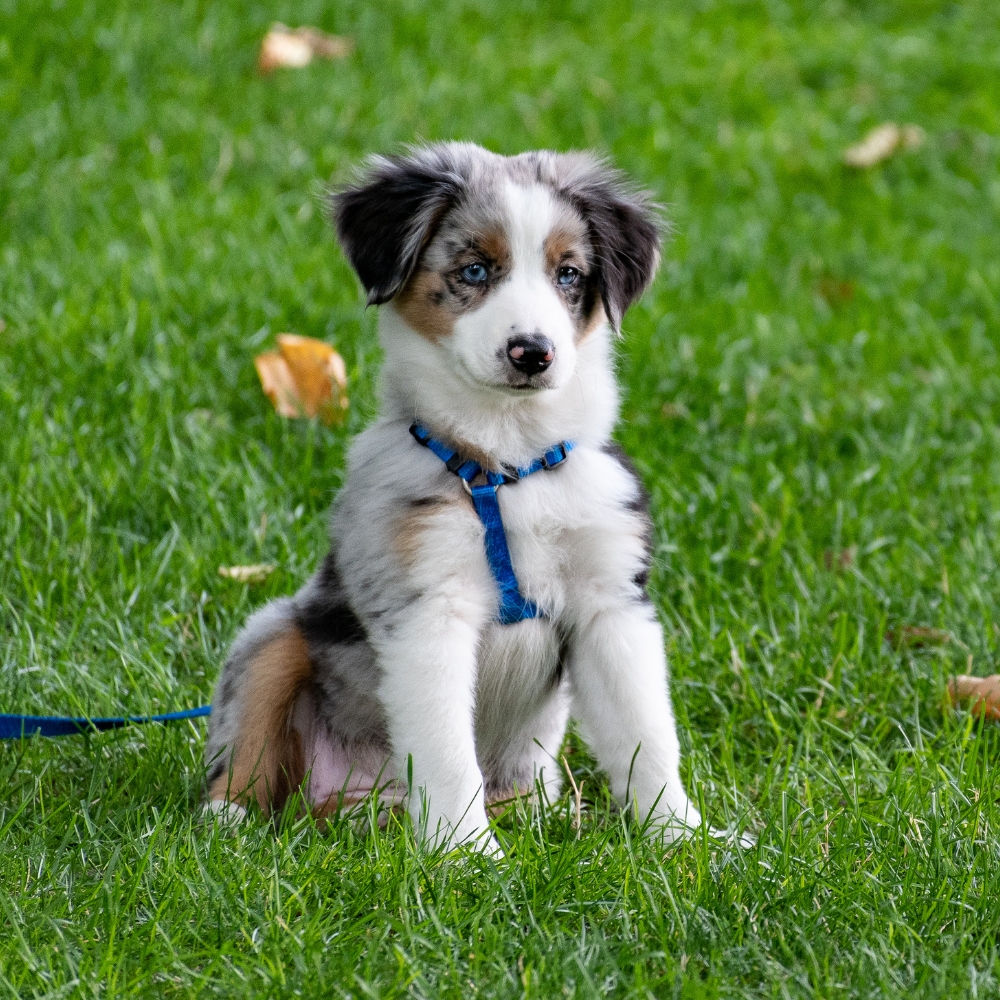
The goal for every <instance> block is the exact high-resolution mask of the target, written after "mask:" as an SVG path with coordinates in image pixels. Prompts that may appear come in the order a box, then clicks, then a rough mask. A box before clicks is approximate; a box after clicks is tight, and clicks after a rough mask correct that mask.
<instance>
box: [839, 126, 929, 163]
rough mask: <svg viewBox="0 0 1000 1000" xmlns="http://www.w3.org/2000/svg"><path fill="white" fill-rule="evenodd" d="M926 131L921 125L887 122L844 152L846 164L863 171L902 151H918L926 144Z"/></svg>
mask: <svg viewBox="0 0 1000 1000" xmlns="http://www.w3.org/2000/svg"><path fill="white" fill-rule="evenodd" d="M924 138H925V136H924V130H923V129H922V128H921V127H920V126H919V125H904V126H903V127H902V128H900V126H899V125H896V124H895V123H894V122H886V123H885V124H884V125H878V126H877V127H876V128H873V129H872V130H871V131H870V132H869V133H868V134H867V135H866V136H865V137H864V139H862V140H861V142H859V143H857V145H854V146H850V147H849V148H848V149H845V150H844V162H845V163H846V164H847V165H848V166H849V167H857V168H858V169H859V170H863V169H865V168H866V167H874V166H875V164H876V163H881V162H882V161H883V160H887V159H889V157H890V156H892V155H893V153H897V152H899V150H901V149H918V148H919V147H920V146H922V145H923V143H924Z"/></svg>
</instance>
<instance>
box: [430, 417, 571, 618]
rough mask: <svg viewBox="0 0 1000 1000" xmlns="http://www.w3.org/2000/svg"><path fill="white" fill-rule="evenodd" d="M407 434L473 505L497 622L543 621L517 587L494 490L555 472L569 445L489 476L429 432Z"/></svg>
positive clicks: (486, 470)
mask: <svg viewBox="0 0 1000 1000" xmlns="http://www.w3.org/2000/svg"><path fill="white" fill-rule="evenodd" d="M410 433H411V434H412V435H413V436H414V437H415V438H416V439H417V441H419V442H420V444H422V445H423V446H424V447H425V448H429V449H430V450H431V451H432V452H434V454H435V455H437V457H438V458H440V459H441V461H442V462H444V464H445V468H446V469H447V470H448V471H449V472H453V473H454V474H455V475H456V476H458V478H459V479H461V480H462V483H463V484H464V485H465V488H466V489H467V490H468V491H469V494H470V495H471V496H472V502H473V504H475V507H476V513H477V514H478V515H479V520H480V521H482V522H483V527H484V528H485V529H486V561H487V562H488V563H489V565H490V572H491V573H492V574H493V579H494V580H496V583H497V588H498V589H499V591H500V607H499V608H498V609H497V620H498V621H499V622H500V623H501V624H503V625H513V624H515V623H516V622H521V621H524V620H525V618H544V617H545V615H544V614H543V612H541V611H540V610H539V609H538V607H537V605H535V603H534V602H533V601H529V600H528V598H526V597H525V596H524V595H523V594H522V593H521V589H520V587H518V585H517V577H516V576H515V575H514V567H513V565H512V564H511V561H510V549H509V548H508V547H507V535H506V533H505V532H504V530H503V518H501V516H500V504H499V503H498V501H497V490H498V489H499V488H500V487H501V486H503V485H505V484H506V483H516V482H517V481H518V480H519V479H524V477H525V476H530V475H531V474H532V473H533V472H540V471H541V470H542V469H554V468H555V467H556V466H557V465H562V463H563V462H565V461H566V458H567V456H568V455H569V453H570V452H571V451H572V450H573V442H572V441H560V442H559V444H557V445H554V446H553V447H552V448H550V449H549V450H548V451H547V452H546V453H545V454H544V455H542V457H541V458H536V459H535V460H534V461H533V462H532V463H531V464H530V465H526V466H524V467H523V468H519V469H508V470H506V471H504V472H491V471H490V470H489V469H484V468H483V467H482V466H481V465H480V464H479V463H478V462H476V461H475V460H473V459H471V458H468V459H467V458H462V456H461V455H459V454H458V452H457V451H454V450H452V449H451V448H449V447H448V446H447V445H446V444H443V443H442V442H441V441H438V440H437V439H436V438H432V437H431V435H430V431H428V430H427V429H426V428H424V427H421V426H420V424H414V425H413V426H412V427H411V428H410ZM480 475H482V476H483V477H484V478H485V480H486V482H485V483H481V484H480V485H478V486H473V485H472V481H473V480H474V479H476V478H477V477H478V476H480Z"/></svg>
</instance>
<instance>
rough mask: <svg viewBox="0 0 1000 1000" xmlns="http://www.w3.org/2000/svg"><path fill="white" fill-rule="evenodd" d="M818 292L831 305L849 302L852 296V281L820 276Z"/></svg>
mask: <svg viewBox="0 0 1000 1000" xmlns="http://www.w3.org/2000/svg"><path fill="white" fill-rule="evenodd" d="M819 294H820V295H822V296H823V298H824V299H826V301H827V302H828V303H829V304H830V305H831V306H833V305H839V304H840V303H841V302H850V300H851V299H853V298H854V282H853V281H838V280H837V279H836V278H829V277H827V278H820V280H819Z"/></svg>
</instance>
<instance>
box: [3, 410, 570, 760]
mask: <svg viewBox="0 0 1000 1000" xmlns="http://www.w3.org/2000/svg"><path fill="white" fill-rule="evenodd" d="M410 433H411V434H412V435H413V436H414V437H415V438H416V439H417V440H418V441H419V442H420V443H421V444H422V445H424V447H426V448H429V449H430V450H431V451H432V452H433V453H434V454H435V455H437V457H438V458H440V459H441V461H442V462H444V464H445V466H446V468H447V469H448V471H449V472H453V473H455V475H456V476H458V478H459V479H461V480H462V482H463V483H465V485H466V487H467V488H468V490H469V493H470V494H471V495H472V502H473V503H474V504H475V507H476V513H477V514H478V515H479V520H480V521H482V522H483V527H484V528H485V529H486V559H487V562H489V565H490V572H491V573H492V574H493V579H494V580H496V582H497V587H498V588H499V590H500V607H499V609H498V611H497V618H498V620H499V621H500V622H502V623H503V624H504V625H513V624H515V623H516V622H520V621H524V620H525V619H526V618H544V617H545V616H544V614H543V613H542V612H541V611H540V610H539V609H538V606H537V605H536V604H535V603H534V602H533V601H529V600H528V598H526V597H525V596H523V595H522V593H521V589H520V587H519V586H518V584H517V576H515V574H514V566H513V565H512V563H511V561H510V549H509V548H508V547H507V534H506V532H505V531H504V528H503V518H502V517H501V516H500V504H499V503H498V502H497V490H498V489H499V488H500V487H501V486H503V485H505V484H506V483H516V482H517V481H518V480H519V479H524V477H525V476H530V475H532V473H535V472H541V471H542V469H554V468H556V466H559V465H562V463H563V462H565V461H566V458H567V456H568V455H569V453H570V452H571V451H572V450H573V442H572V441H561V442H560V443H559V444H557V445H555V446H554V447H552V448H550V449H549V450H548V451H547V452H546V453H545V454H544V455H542V457H541V458H536V459H535V460H534V461H533V462H531V463H530V464H529V465H526V466H524V467H523V468H517V469H510V470H508V471H506V472H490V471H489V470H488V469H484V468H483V467H482V466H481V465H480V464H479V463H478V462H476V461H473V460H472V459H464V458H462V457H461V455H459V454H458V452H456V451H454V450H453V449H451V448H449V447H448V446H447V445H446V444H443V443H442V442H440V441H438V440H437V439H436V438H432V437H431V435H430V432H429V431H427V430H426V429H425V428H423V427H421V426H420V425H419V424H414V425H413V426H412V427H411V428H410ZM479 475H482V476H483V477H484V478H485V479H486V482H485V483H482V484H480V485H479V486H473V485H472V480H473V479H475V478H476V477H477V476H479ZM211 711H212V706H211V705H201V706H200V707H199V708H189V709H186V710H185V711H183V712H167V713H166V714H164V715H119V716H113V717H111V718H105V719H87V718H73V717H71V716H61V715H7V714H2V713H0V740H19V739H22V738H24V737H26V736H75V735H78V734H80V733H88V732H104V731H106V730H108V729H121V727H122V726H130V725H139V724H141V723H144V722H179V721H181V720H183V719H199V718H201V717H202V716H205V715H208V714H209V713H210V712H211Z"/></svg>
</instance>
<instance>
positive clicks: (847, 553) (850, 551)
mask: <svg viewBox="0 0 1000 1000" xmlns="http://www.w3.org/2000/svg"><path fill="white" fill-rule="evenodd" d="M857 554H858V547H857V546H856V545H851V546H849V547H848V548H846V549H841V551H840V552H838V553H837V555H836V556H834V554H833V550H832V549H827V550H826V551H825V552H824V553H823V563H824V565H825V566H826V568H827V569H834V568H835V567H836V568H837V569H838V570H840V569H847V567H848V566H853V565H854V560H855V558H856V557H857Z"/></svg>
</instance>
